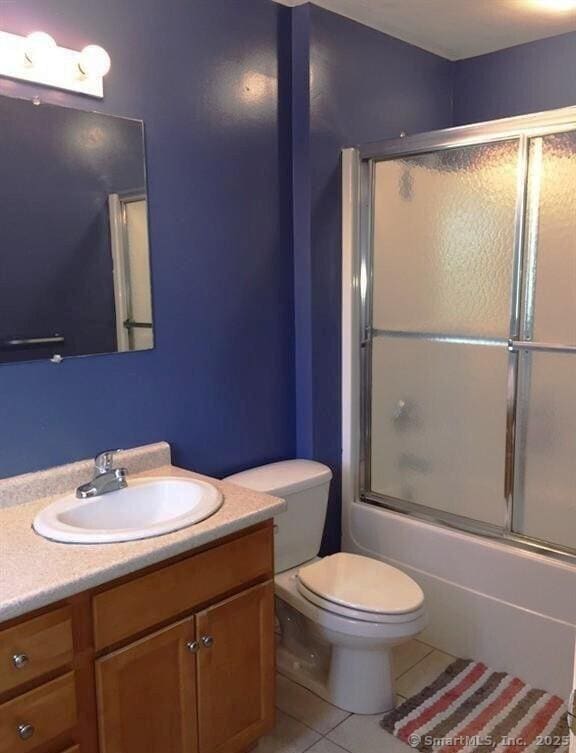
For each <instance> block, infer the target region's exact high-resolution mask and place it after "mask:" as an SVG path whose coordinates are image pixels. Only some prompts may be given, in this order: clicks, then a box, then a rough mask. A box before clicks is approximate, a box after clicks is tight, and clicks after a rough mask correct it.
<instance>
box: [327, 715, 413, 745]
mask: <svg viewBox="0 0 576 753" xmlns="http://www.w3.org/2000/svg"><path fill="white" fill-rule="evenodd" d="M382 717H383V714H375V715H374V716H359V715H358V714H353V715H352V716H351V717H349V718H348V719H346V721H344V722H342V724H339V725H338V727H336V728H335V729H333V730H332V731H331V732H329V733H328V739H329V740H331V741H332V742H334V743H336V744H337V745H339V746H340V747H342V748H345V749H346V750H347V751H349V752H350V753H414V751H413V749H412V748H410V746H408V745H406V743H403V742H402V741H401V740H398V738H397V737H394V735H391V734H390V733H389V732H386V731H385V730H383V729H382V727H381V726H380V721H381V720H382ZM326 753H333V752H332V751H327V752H326Z"/></svg>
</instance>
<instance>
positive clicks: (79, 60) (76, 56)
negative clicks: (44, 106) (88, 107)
mask: <svg viewBox="0 0 576 753" xmlns="http://www.w3.org/2000/svg"><path fill="white" fill-rule="evenodd" d="M110 65H111V61H110V55H109V54H108V53H107V52H106V50H105V49H104V48H103V47H100V46H99V45H96V44H89V45H88V46H87V47H84V49H83V50H82V51H81V52H77V51H76V50H69V49H67V48H66V47H59V46H58V45H57V44H56V42H55V40H54V39H53V38H52V37H51V36H50V34H47V33H46V32H44V31H33V32H32V33H31V34H29V35H28V36H26V37H22V36H19V35H18V34H10V33H8V32H5V31H0V77H6V78H12V79H18V80H20V81H29V82H32V83H36V84H42V86H49V87H53V88H55V89H65V90H67V91H73V92H78V93H80V94H87V95H88V96H90V97H98V98H99V99H101V98H102V97H103V96H104V81H103V79H104V76H105V75H106V74H107V73H108V71H109V70H110Z"/></svg>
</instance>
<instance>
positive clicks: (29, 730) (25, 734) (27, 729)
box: [17, 722, 34, 740]
mask: <svg viewBox="0 0 576 753" xmlns="http://www.w3.org/2000/svg"><path fill="white" fill-rule="evenodd" d="M17 730H18V737H19V738H20V739H21V740H29V739H30V738H31V737H32V735H33V734H34V727H33V726H32V725H31V724H26V723H25V722H22V724H19V725H18V727H17Z"/></svg>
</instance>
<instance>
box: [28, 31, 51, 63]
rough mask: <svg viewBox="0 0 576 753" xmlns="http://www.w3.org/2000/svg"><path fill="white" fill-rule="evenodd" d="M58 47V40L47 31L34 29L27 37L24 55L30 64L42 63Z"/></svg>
mask: <svg viewBox="0 0 576 753" xmlns="http://www.w3.org/2000/svg"><path fill="white" fill-rule="evenodd" d="M55 48H56V42H55V40H54V39H53V37H51V36H50V34H46V32H45V31H33V32H32V34H28V36H27V37H26V47H25V48H24V55H25V57H26V60H27V61H28V62H29V63H30V65H34V66H37V65H42V64H43V63H45V62H46V60H47V58H48V57H49V56H50V53H51V52H52V50H54V49H55Z"/></svg>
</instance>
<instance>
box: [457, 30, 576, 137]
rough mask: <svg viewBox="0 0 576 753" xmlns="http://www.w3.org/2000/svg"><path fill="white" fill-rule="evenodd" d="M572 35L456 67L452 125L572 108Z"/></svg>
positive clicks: (575, 98)
mask: <svg viewBox="0 0 576 753" xmlns="http://www.w3.org/2000/svg"><path fill="white" fill-rule="evenodd" d="M575 71H576V32H575V33H571V34H562V35H561V36H557V37H551V38H549V39H541V40H538V41H537V42H531V43H529V44H522V45H518V46H517V47H510V48H508V49H506V50H500V51H498V52H493V53H490V54H489V55H480V56H479V57H475V58H469V59H468V60H461V61H458V62H457V63H454V125H464V124H466V123H477V122H481V121H483V120H493V119H495V118H503V117H506V116H511V115H525V114H527V113H530V112H540V111H541V110H551V109H554V108H557V107H568V106H571V105H576V75H575Z"/></svg>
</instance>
